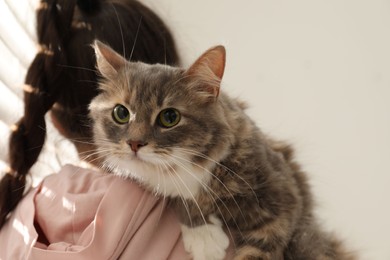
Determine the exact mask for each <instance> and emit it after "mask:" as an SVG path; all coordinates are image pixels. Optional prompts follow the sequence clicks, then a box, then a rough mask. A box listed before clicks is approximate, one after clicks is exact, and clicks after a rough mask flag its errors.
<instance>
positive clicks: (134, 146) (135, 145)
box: [127, 140, 148, 153]
mask: <svg viewBox="0 0 390 260" xmlns="http://www.w3.org/2000/svg"><path fill="white" fill-rule="evenodd" d="M127 144H128V145H129V146H130V148H131V150H132V151H133V152H135V153H136V152H138V150H139V149H140V148H141V147H143V146H145V145H147V144H148V143H147V142H144V141H134V140H127Z"/></svg>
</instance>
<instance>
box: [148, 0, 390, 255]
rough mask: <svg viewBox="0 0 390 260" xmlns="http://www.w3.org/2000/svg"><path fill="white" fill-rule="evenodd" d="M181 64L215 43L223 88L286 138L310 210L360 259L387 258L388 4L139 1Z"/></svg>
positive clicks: (339, 0)
mask: <svg viewBox="0 0 390 260" xmlns="http://www.w3.org/2000/svg"><path fill="white" fill-rule="evenodd" d="M143 2H144V3H147V4H148V5H149V6H151V7H152V8H153V9H154V10H156V11H157V12H158V13H159V14H160V15H161V16H163V17H164V19H165V20H167V21H168V23H169V25H170V26H171V27H172V29H173V31H174V34H175V37H176V40H177V42H178V45H179V46H180V50H181V53H182V55H183V57H184V62H185V64H189V63H190V62H191V61H193V60H194V59H195V58H196V57H197V55H199V54H200V53H202V52H203V51H204V50H206V49H207V48H209V47H211V46H213V45H216V44H221V43H222V44H224V45H225V46H226V48H227V55H228V56H227V68H226V71H225V78H224V79H225V86H224V88H225V89H224V90H225V91H227V92H230V93H232V95H235V96H240V97H241V98H242V99H244V100H247V101H248V103H249V104H250V106H251V109H250V110H249V113H250V114H251V115H252V116H253V118H254V119H255V120H256V121H257V122H258V124H259V126H261V128H262V129H263V130H264V131H265V132H267V133H269V134H271V135H272V136H274V137H278V138H280V139H284V140H288V141H289V142H291V143H293V144H294V145H295V147H296V150H297V152H298V159H299V160H300V161H301V163H302V165H303V167H304V168H305V169H306V171H307V172H308V174H309V175H310V178H311V180H312V181H311V182H312V184H313V192H314V194H315V197H316V199H317V202H318V215H319V217H320V218H321V219H322V220H323V223H324V226H325V227H326V228H327V229H328V230H332V231H335V232H337V233H339V234H340V236H341V237H343V238H345V239H346V240H347V241H348V243H349V245H350V246H351V248H354V249H356V250H357V251H358V252H359V253H360V254H361V258H362V259H390V236H389V234H390V223H389V222H390V202H389V199H390V115H389V114H390V1H386V0H382V1H381V0H371V1H363V0H328V1H313V0H296V1H288V0H284V1H283V0H279V1H266V0H247V1H230V0H213V1H210V0H197V1H183V0H159V1H153V0H147V1H143Z"/></svg>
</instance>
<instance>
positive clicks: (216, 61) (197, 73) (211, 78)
mask: <svg viewBox="0 0 390 260" xmlns="http://www.w3.org/2000/svg"><path fill="white" fill-rule="evenodd" d="M225 62H226V50H225V47H223V46H222V45H219V46H216V47H214V48H211V49H209V50H207V51H206V52H205V53H203V54H202V55H201V56H200V57H199V58H198V59H197V60H196V61H195V62H194V63H193V64H192V66H191V67H190V68H189V69H188V70H187V72H186V73H187V74H188V75H190V76H194V77H195V78H198V79H200V80H201V81H202V82H203V83H205V84H202V85H203V87H204V89H203V91H206V92H207V93H209V94H211V95H212V96H214V97H218V95H219V89H220V85H221V80H222V77H223V73H224V71H225Z"/></svg>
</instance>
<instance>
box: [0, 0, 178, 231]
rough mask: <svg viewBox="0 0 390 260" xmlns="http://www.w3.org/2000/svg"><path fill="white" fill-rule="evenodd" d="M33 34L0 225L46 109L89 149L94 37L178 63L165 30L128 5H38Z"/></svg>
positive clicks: (38, 139) (146, 58)
mask: <svg viewBox="0 0 390 260" xmlns="http://www.w3.org/2000/svg"><path fill="white" fill-rule="evenodd" d="M37 34H38V42H39V45H40V51H39V52H38V54H37V55H36V57H35V59H34V60H33V62H32V63H31V65H30V67H29V69H28V72H27V75H26V79H25V84H26V86H25V88H24V89H25V92H24V104H25V109H24V116H23V117H22V118H21V119H20V120H19V121H18V122H17V123H16V125H15V127H14V130H13V132H12V133H11V137H10V140H9V162H10V168H11V172H9V173H7V174H6V175H5V176H4V178H3V179H2V180H1V182H0V227H1V226H2V224H3V223H4V221H5V219H6V217H7V215H8V213H9V212H10V211H11V210H12V209H13V208H14V207H15V206H16V205H17V203H18V202H19V200H20V199H21V198H22V196H23V191H24V186H25V183H26V175H27V174H28V172H29V170H30V168H31V167H32V165H33V164H34V163H35V162H36V160H37V158H38V156H39V153H40V151H41V149H42V146H43V144H44V141H45V135H46V126H45V119H44V116H45V114H46V113H47V112H48V111H51V116H52V119H53V122H54V124H55V126H56V127H57V128H58V129H59V130H60V132H61V133H62V134H64V135H65V136H66V137H68V138H70V139H71V140H73V141H75V144H76V147H77V148H78V149H79V150H85V149H90V148H88V147H87V148H86V147H83V145H82V144H85V143H88V142H89V140H90V138H91V130H90V128H89V120H88V105H89V102H90V101H91V99H92V98H93V97H95V96H96V95H97V94H98V88H97V82H98V79H99V75H98V73H97V71H96V69H95V66H96V60H95V55H94V51H93V48H92V47H91V44H92V43H93V41H94V40H95V39H99V40H100V41H102V42H105V43H107V44H109V45H110V46H112V48H113V49H114V50H116V51H117V52H119V53H121V54H122V55H123V56H125V57H126V58H127V59H131V60H132V61H143V62H146V63H166V64H170V65H174V64H177V63H178V62H179V59H178V55H177V52H176V47H175V44H174V41H173V38H172V36H171V34H170V32H169V30H168V28H167V27H166V26H165V24H164V23H163V22H162V20H161V19H160V18H159V17H158V16H157V15H156V14H154V13H153V12H152V11H151V10H150V9H148V8H146V7H145V6H143V5H142V4H140V3H139V2H137V1H134V0H110V1H105V0H99V1H98V0H42V1H41V4H40V8H39V9H38V12H37ZM78 141H80V142H78Z"/></svg>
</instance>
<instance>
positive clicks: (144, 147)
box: [90, 41, 232, 198]
mask: <svg viewBox="0 0 390 260" xmlns="http://www.w3.org/2000/svg"><path fill="white" fill-rule="evenodd" d="M94 47H95V52H96V57H97V68H98V70H99V71H100V73H101V75H102V76H103V80H102V81H101V83H100V89H101V94H99V95H98V96H97V97H96V98H95V99H94V100H93V101H92V103H91V105H90V114H91V118H92V119H93V124H94V126H93V129H94V141H95V144H96V146H97V151H96V153H97V155H98V156H97V157H101V158H103V161H104V166H105V167H107V168H108V169H110V170H112V171H113V172H115V173H116V174H118V175H122V176H129V177H132V178H135V179H137V180H138V181H139V182H141V183H142V184H144V185H145V186H147V187H148V188H149V189H152V190H154V191H155V192H157V193H160V194H163V195H166V196H182V197H186V198H191V197H192V196H193V195H195V194H196V193H197V192H198V191H199V189H201V188H204V187H205V186H204V185H206V184H207V182H208V181H209V180H210V178H212V174H211V170H212V168H213V167H214V166H215V165H216V163H217V162H218V161H219V160H221V159H222V158H223V157H224V156H226V154H227V150H228V149H229V147H230V145H231V140H232V136H231V133H230V132H231V131H230V130H229V125H228V124H227V122H226V113H225V112H224V108H223V107H224V106H225V105H226V104H224V102H223V101H221V98H218V96H219V89H220V84H221V79H222V76H223V73H224V67H225V49H224V47H222V46H217V47H214V48H212V49H210V50H208V51H206V52H205V53H204V54H203V55H201V56H200V57H199V58H198V59H197V60H196V61H195V62H194V63H193V65H192V66H190V67H189V68H188V69H181V68H176V67H170V66H167V65H161V64H156V65H148V64H145V63H141V62H128V61H126V60H125V59H124V58H123V57H121V56H120V55H119V54H117V53H116V52H115V51H114V50H112V49H111V48H110V47H108V46H106V45H104V44H103V43H101V42H98V41H97V42H95V46H94Z"/></svg>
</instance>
